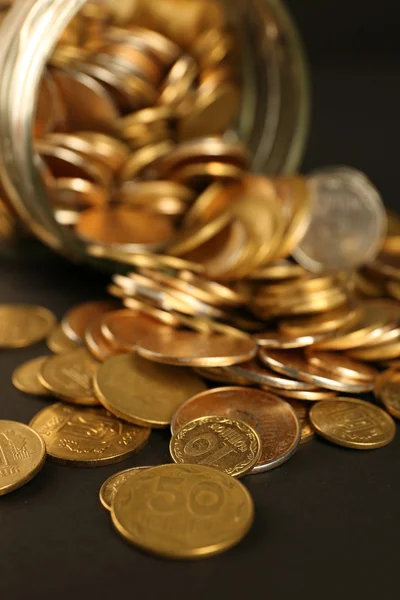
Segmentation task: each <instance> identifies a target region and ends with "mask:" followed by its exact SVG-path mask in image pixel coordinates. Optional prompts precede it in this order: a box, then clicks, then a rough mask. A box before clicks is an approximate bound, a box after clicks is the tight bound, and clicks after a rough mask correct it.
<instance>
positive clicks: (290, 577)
mask: <svg viewBox="0 0 400 600" xmlns="http://www.w3.org/2000/svg"><path fill="white" fill-rule="evenodd" d="M295 4H296V3H294V2H290V5H291V7H293V10H294V12H295V13H296V14H297V17H298V20H299V21H300V22H301V23H302V24H303V23H304V24H306V23H310V19H311V18H314V19H317V16H316V13H317V12H318V7H317V4H318V5H319V6H321V5H320V3H316V2H315V3H313V2H311V1H309V2H304V5H303V7H301V6H299V5H298V6H297V7H296V6H295ZM299 4H301V3H299ZM341 4H342V5H343V7H344V4H345V3H344V2H342V3H341ZM349 4H350V6H351V4H352V3H351V2H350V3H349ZM355 4H356V5H359V7H360V8H361V3H360V2H357V3H355ZM383 4H384V5H385V4H386V5H387V4H388V3H387V2H383ZM332 5H333V3H332V2H328V3H327V6H330V8H331V12H332V14H335V13H334V11H333V9H332ZM343 7H342V8H343ZM321 9H322V6H321ZM307 11H308V12H307ZM313 11H314V12H313ZM353 12H354V15H353ZM356 12H357V11H354V10H352V11H350V15H353V16H354V18H356ZM389 21H390V19H388V22H389ZM362 23H363V21H362ZM369 23H370V22H369ZM341 24H342V21H340V20H339V19H338V23H337V26H338V32H339V30H340V27H341V26H342V25H341ZM381 25H382V24H381V23H380V22H378V24H375V26H376V27H378V28H379V27H380V26H381ZM370 26H371V27H373V26H374V24H372V25H371V23H370ZM390 27H391V28H392V29H393V26H392V24H391V25H390ZM306 29H307V27H306ZM347 29H348V27H347V28H346V27H344V30H343V32H342V31H341V30H340V32H339V33H338V35H339V34H340V35H341V34H343V35H342V37H340V35H339V37H340V39H339V40H338V44H339V46H340V45H341V44H343V47H341V48H340V52H338V53H334V52H333V53H332V52H327V51H326V48H323V45H324V44H325V42H326V40H325V39H324V38H323V36H321V39H319V38H318V36H317V39H315V38H313V37H312V35H311V32H306V33H307V34H309V37H308V41H309V50H310V54H311V62H312V77H313V87H314V110H313V127H312V133H311V139H310V145H309V150H308V153H307V155H306V158H305V161H304V170H305V171H307V170H309V169H311V168H315V167H317V166H320V165H325V164H334V163H346V164H350V165H353V166H355V167H358V168H361V169H362V170H365V171H366V172H367V173H368V174H369V176H370V177H371V179H372V180H373V181H374V182H375V183H376V184H377V186H378V187H379V188H380V190H381V191H382V193H383V196H384V199H385V202H386V203H387V204H388V205H389V206H392V207H396V205H397V204H398V195H399V186H398V178H399V166H398V140H399V139H400V119H399V107H400V85H399V81H400V80H399V68H398V67H399V60H398V56H397V55H396V54H395V52H394V51H393V48H391V46H390V44H388V45H387V47H386V46H385V48H384V50H385V52H383V51H382V52H375V50H376V49H374V48H368V51H366V52H362V49H363V48H362V45H363V43H364V42H363V40H364V37H363V35H361V38H360V39H361V42H360V48H361V51H360V52H354V53H351V52H350V51H348V48H347V47H346V44H349V43H350V45H351V39H352V38H351V36H350V35H347V38H346V32H347ZM355 29H357V28H356V27H355ZM357 31H358V30H357ZM331 36H333V38H334V37H335V36H334V35H333V34H332V33H331ZM343 36H344V37H343ZM366 37H367V36H365V38H366ZM357 39H358V38H357ZM368 39H369V38H368ZM360 48H359V50H360ZM320 49H321V52H320V51H319V50H320ZM330 49H331V50H332V48H330ZM106 281H107V277H105V276H104V275H99V274H97V273H93V272H89V271H87V270H86V269H84V268H75V267H72V266H70V265H68V264H67V263H65V262H64V261H62V260H61V259H58V258H51V259H46V260H44V261H43V262H34V261H33V260H32V259H27V258H25V259H24V260H22V259H20V260H14V259H11V258H6V257H3V258H1V259H0V302H35V303H39V304H43V305H45V306H47V307H49V308H50V309H52V310H53V311H54V312H55V313H56V314H57V316H58V317H61V316H62V315H63V314H64V312H65V311H66V309H67V308H68V307H70V306H71V305H72V304H74V303H77V302H80V301H83V300H86V299H89V298H96V297H98V296H99V295H101V294H102V293H103V290H104V287H105V283H106ZM46 352H47V350H46V347H45V345H44V344H42V345H37V346H35V347H31V348H28V349H24V350H14V351H2V352H1V354H0V382H1V388H0V389H1V394H0V396H1V397H0V419H14V420H20V421H22V422H28V421H29V420H30V418H31V417H32V416H33V415H34V414H35V413H36V412H37V411H38V410H40V409H41V408H42V407H44V406H45V405H46V402H45V401H43V400H40V399H35V398H31V397H29V396H25V395H23V394H22V393H20V392H18V391H17V390H15V389H14V388H13V386H12V384H11V373H12V371H13V369H14V368H15V367H16V366H17V365H19V364H20V363H22V362H24V361H25V360H27V359H29V358H33V357H35V356H38V355H39V354H41V353H46ZM168 439H169V435H168V432H154V433H153V434H152V436H151V440H150V442H149V444H148V446H147V447H146V448H145V450H144V451H143V452H142V453H141V454H140V455H138V456H136V457H133V458H131V459H128V460H127V461H125V462H123V463H120V464H119V465H111V466H108V467H102V468H97V469H75V468H69V467H63V466H58V465H56V464H53V463H51V462H50V461H48V462H47V463H46V465H45V467H44V470H43V471H42V472H41V474H40V475H39V476H38V477H37V478H36V479H35V480H34V481H32V482H31V483H29V484H28V485H26V486H25V487H23V488H21V489H20V490H19V491H17V492H15V493H13V494H10V495H8V496H5V497H2V498H1V500H0V598H2V599H3V598H4V599H7V600H8V599H10V600H11V599H12V600H13V599H15V600H22V599H25V598H29V599H30V598H34V599H36V598H45V599H47V598H55V599H64V598H69V599H73V598H79V599H81V598H88V599H89V598H90V599H91V598H96V599H98V600H102V599H103V598H104V599H105V598H107V599H108V598H112V597H115V598H116V597H122V596H123V597H124V598H128V597H134V598H141V597H156V596H158V597H160V598H161V597H166V598H168V597H171V596H173V597H174V598H175V599H176V600H181V599H184V598H193V599H194V600H197V599H200V598H221V599H222V598H223V599H225V598H243V597H246V596H248V595H250V594H252V595H254V596H256V595H257V597H258V596H262V597H266V598H270V599H272V600H286V599H289V598H293V597H296V596H298V597H300V598H307V599H308V600H311V599H314V598H345V599H347V598H350V597H352V598H355V599H356V600H358V599H359V598H360V599H361V598H376V597H378V598H380V599H386V598H389V597H392V596H393V595H394V594H395V592H396V588H397V580H398V572H397V569H398V551H397V548H398V539H399V537H398V534H399V526H398V512H399V506H400V476H399V464H400V435H398V436H397V438H396V439H395V441H394V443H392V444H391V445H390V446H388V447H386V448H383V449H380V450H376V451H368V452H357V451H352V450H346V449H342V448H339V447H335V446H332V445H330V444H328V443H325V442H324V441H322V440H320V439H316V440H314V441H312V442H310V443H309V444H306V445H305V446H302V447H301V448H300V450H299V451H298V452H297V454H296V455H295V456H294V457H293V458H292V459H291V460H289V461H288V462H287V463H286V464H284V465H283V466H282V467H280V468H278V469H276V470H274V471H271V472H269V473H265V474H260V475H257V476H249V477H247V478H246V479H245V483H246V485H247V486H248V488H249V490H250V492H251V494H252V496H253V498H254V502H255V506H256V519H255V523H254V526H253V529H252V531H251V533H250V534H249V535H248V537H247V538H246V539H245V540H244V541H243V542H242V543H241V544H240V545H239V546H238V547H237V548H235V549H233V550H231V551H229V552H227V553H225V554H223V555H221V556H217V557H214V558H211V559H206V560H202V561H199V562H195V563H182V562H174V561H166V560H161V559H157V558H153V557H151V556H147V555H145V554H142V553H141V552H139V551H137V550H136V549H134V548H131V547H129V546H127V545H126V544H125V543H124V542H123V541H122V540H121V539H120V537H119V536H118V535H117V534H116V533H115V532H114V530H113V528H112V525H111V523H110V519H109V515H108V514H107V513H106V512H105V511H104V509H103V508H102V507H101V506H100V503H99V500H98V490H99V488H100V486H101V484H102V483H103V481H104V480H105V479H106V478H107V477H108V476H109V475H111V474H113V473H115V472H117V471H118V470H121V469H123V468H128V467H131V466H136V465H152V464H160V463H162V462H169V453H168Z"/></svg>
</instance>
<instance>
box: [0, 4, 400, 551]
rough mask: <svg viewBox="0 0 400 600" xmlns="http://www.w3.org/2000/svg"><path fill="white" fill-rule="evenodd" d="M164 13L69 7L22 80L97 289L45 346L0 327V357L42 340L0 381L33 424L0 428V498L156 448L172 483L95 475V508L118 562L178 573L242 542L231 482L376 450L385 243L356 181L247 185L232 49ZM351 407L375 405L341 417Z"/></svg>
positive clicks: (392, 221)
mask: <svg viewBox="0 0 400 600" xmlns="http://www.w3.org/2000/svg"><path fill="white" fill-rule="evenodd" d="M170 2H171V6H172V4H175V5H176V6H178V5H179V7H182V13H180V12H179V11H177V13H176V22H175V21H174V23H172V22H171V18H170V17H169V14H170V13H168V18H166V16H165V15H164V14H163V10H162V9H161V4H160V3H159V2H153V1H149V0H148V2H147V3H142V2H137V6H138V12H137V14H136V21H135V22H134V23H126V22H124V14H123V9H121V11H120V10H119V9H115V11H116V12H112V10H111V9H110V10H108V9H105V8H104V7H99V6H98V5H97V4H94V3H91V2H89V3H87V4H86V6H85V8H84V10H83V11H82V12H81V13H80V14H79V15H78V16H77V17H76V18H75V19H74V20H73V21H72V23H71V25H70V26H69V27H68V29H67V30H66V31H65V33H64V35H63V36H62V38H61V40H60V43H59V44H58V46H57V48H56V50H55V52H54V55H53V56H52V58H51V59H50V62H49V65H48V69H47V71H46V73H45V75H44V77H43V80H42V84H41V89H40V94H39V104H38V112H37V119H36V123H35V130H34V136H35V146H36V150H37V152H38V153H39V155H40V156H41V159H42V162H41V163H40V164H41V169H42V173H43V178H44V181H45V183H46V185H47V186H48V189H49V195H50V196H51V199H52V202H53V206H54V214H55V218H56V219H57V221H58V222H59V223H61V224H63V225H65V226H66V227H70V228H73V229H74V231H75V232H76V235H78V236H79V237H80V238H81V239H83V240H85V241H86V242H88V247H87V252H88V254H89V255H90V256H94V257H99V258H102V259H104V260H108V261H109V263H110V266H112V265H113V266H116V265H117V266H118V268H115V271H118V272H116V274H115V275H114V276H113V277H112V280H111V282H110V285H109V287H108V292H109V295H110V299H109V300H106V301H104V300H103V301H90V302H87V303H85V304H82V305H79V306H76V307H72V308H71V309H70V310H69V311H68V312H67V314H66V315H65V316H64V317H63V318H62V320H61V322H60V323H59V324H57V323H56V319H55V317H54V315H52V314H51V313H50V312H49V311H47V310H46V309H44V308H42V307H37V306H25V305H22V306H21V305H17V306H5V305H4V306H0V324H1V326H0V347H3V348H18V347H23V346H28V345H30V344H34V343H36V342H38V341H40V340H43V339H46V340H47V345H48V348H49V349H50V350H51V352H52V354H51V355H50V356H39V357H37V358H35V359H33V360H31V361H29V362H28V363H26V364H23V365H21V366H20V367H19V368H18V369H17V370H16V371H15V372H14V373H13V375H12V379H13V383H14V385H15V386H16V387H17V388H18V389H19V390H21V391H22V392H24V393H27V394H32V395H37V396H43V398H44V402H45V404H44V408H43V410H41V411H40V412H39V413H38V414H37V415H35V417H34V418H33V419H32V421H31V423H30V427H27V426H23V425H21V424H16V423H13V422H6V421H0V449H1V450H2V451H3V456H4V460H3V462H4V464H1V463H0V473H1V475H2V479H1V483H0V494H1V493H6V492H8V491H11V490H13V489H15V488H16V487H19V486H20V485H22V484H23V483H25V482H26V481H28V480H29V479H30V478H32V477H33V476H34V475H35V474H36V473H37V472H38V471H39V469H40V467H41V466H42V465H43V462H44V459H45V456H46V452H47V456H48V457H49V459H52V460H54V461H56V462H58V463H61V464H66V465H70V466H87V467H96V466H101V465H105V464H110V463H116V462H119V461H122V460H124V459H125V458H128V457H130V456H131V455H132V454H134V453H136V452H139V451H140V450H141V449H142V448H143V447H144V445H145V444H146V442H147V441H148V439H149V437H150V434H151V430H152V429H155V428H168V427H170V428H171V441H170V454H171V460H172V461H173V462H171V464H168V465H159V466H154V467H136V468H134V469H129V470H124V471H122V472H120V473H116V474H114V475H113V476H112V477H111V478H110V479H109V480H107V481H106V482H105V483H104V485H103V487H102V488H101V490H100V500H101V503H102V505H103V506H104V507H105V508H106V509H108V510H110V511H111V518H112V522H113V524H114V526H115V528H116V529H117V531H118V532H119V533H120V534H121V535H122V536H123V537H124V538H125V539H127V540H128V541H130V542H131V543H133V544H134V545H136V546H138V547H139V548H142V549H144V550H146V551H150V552H153V553H155V554H158V555H161V556H166V557H174V558H195V557H202V556H208V555H212V554H215V553H218V552H221V551H223V550H225V549H228V548H230V547H231V546H233V545H235V544H237V543H238V542H239V541H240V540H241V539H242V538H243V537H244V536H245V535H246V533H247V532H248V530H249V528H250V527H251V524H252V521H253V517H254V508H253V503H252V499H251V497H250V495H249V493H248V492H247V490H246V488H245V487H244V485H243V484H242V483H241V482H239V481H238V478H239V477H241V476H244V475H246V474H259V473H262V472H265V471H268V470H270V469H273V468H276V467H279V466H280V465H282V464H283V463H284V462H285V461H287V460H289V459H290V458H291V457H293V456H294V455H295V454H296V452H297V451H298V450H299V447H300V444H302V443H306V442H308V441H310V440H312V439H313V438H314V437H315V435H316V434H318V435H319V436H322V437H324V438H325V439H327V440H329V441H330V442H333V443H335V444H338V445H341V446H345V447H349V448H355V449H374V448H380V447H382V446H384V445H386V444H388V443H390V442H391V441H392V440H393V438H394V435H395V424H394V421H393V419H392V416H393V417H395V418H400V369H399V366H400V326H399V322H400V304H399V299H400V286H399V281H400V260H399V257H400V241H399V240H400V222H399V220H398V219H397V217H395V216H393V215H389V227H388V231H387V232H386V221H387V218H386V213H385V210H384V208H383V204H382V201H381V199H380V196H379V193H378V192H377V190H376V189H375V187H374V186H373V184H372V183H371V182H370V181H369V180H368V178H367V177H366V176H365V175H364V174H363V173H360V172H359V171H357V170H355V169H350V168H346V167H331V168H328V169H322V170H319V171H316V172H314V173H311V174H310V175H309V176H308V177H302V176H300V175H297V176H291V177H274V178H271V177H270V178H268V177H265V176H262V175H256V174H254V173H251V172H250V165H251V156H250V155H249V152H248V150H247V149H246V147H245V146H244V145H243V144H242V143H241V142H240V141H239V140H238V138H237V136H236V134H235V133H234V132H233V131H231V130H230V126H231V124H232V122H233V120H234V118H235V116H236V115H237V111H238V108H239V102H240V86H239V84H238V79H237V74H236V72H235V67H234V65H235V64H236V62H237V43H236V40H235V37H234V36H233V34H232V31H231V30H230V28H229V26H228V25H227V22H226V20H225V18H224V15H223V14H222V13H221V12H220V10H219V9H218V8H217V7H216V5H215V4H214V3H210V2H208V1H207V0H201V1H200V0H199V1H193V2H190V3H187V2H182V1H181V0H170ZM189 6H190V7H191V8H190V9H189V8H188V7H189ZM184 7H186V8H185V9H184ZM204 9H206V10H204ZM210 23H212V26H211V25H210ZM183 24H184V26H183ZM397 369H399V370H397ZM371 391H374V393H375V399H376V402H374V401H372V399H371V396H370V397H367V399H359V397H358V396H359V395H360V394H365V393H368V392H371ZM354 396H357V397H356V398H355V397H354ZM53 398H54V399H56V400H57V402H56V403H54V404H53V403H51V402H50V401H51V399H53ZM42 440H44V442H45V446H44V444H43V441H42ZM0 456H1V454H0ZM188 532H190V535H188Z"/></svg>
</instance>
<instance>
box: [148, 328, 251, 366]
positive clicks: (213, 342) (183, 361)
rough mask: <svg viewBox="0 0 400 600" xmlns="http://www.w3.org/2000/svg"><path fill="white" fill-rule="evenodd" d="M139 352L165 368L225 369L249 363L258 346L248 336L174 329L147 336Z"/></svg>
mask: <svg viewBox="0 0 400 600" xmlns="http://www.w3.org/2000/svg"><path fill="white" fill-rule="evenodd" d="M137 351H138V353H139V354H140V355H141V356H143V357H144V358H148V359H149V360H153V361H155V362H160V363H165V364H171V365H177V366H187V367H223V366H229V365H234V364H236V363H240V362H244V361H245V360H249V359H250V358H252V357H253V356H254V355H255V354H256V352H257V345H256V343H255V342H254V340H253V339H252V338H251V337H250V336H247V335H243V336H233V335H224V334H218V333H215V334H211V335H208V334H205V333H199V332H197V331H183V330H176V329H173V328H172V327H170V328H168V329H163V330H162V329H161V328H158V329H157V330H156V331H154V332H153V333H152V334H151V333H150V334H149V335H147V336H143V337H142V338H141V339H140V340H139V342H138V347H137Z"/></svg>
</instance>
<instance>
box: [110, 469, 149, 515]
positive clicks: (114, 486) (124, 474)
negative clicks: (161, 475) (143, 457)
mask: <svg viewBox="0 0 400 600" xmlns="http://www.w3.org/2000/svg"><path fill="white" fill-rule="evenodd" d="M145 469H151V467H133V468H132V469H125V471H120V472H119V473H114V475H111V477H109V478H108V479H106V481H105V482H104V483H103V485H102V486H101V488H100V491H99V498H100V502H101V504H102V505H103V506H104V508H105V509H106V510H111V506H112V503H113V501H114V498H115V494H116V493H117V492H118V490H119V488H120V487H121V485H122V484H123V483H125V481H127V479H129V478H130V477H133V476H134V475H137V474H138V473H140V472H141V471H143V470H145Z"/></svg>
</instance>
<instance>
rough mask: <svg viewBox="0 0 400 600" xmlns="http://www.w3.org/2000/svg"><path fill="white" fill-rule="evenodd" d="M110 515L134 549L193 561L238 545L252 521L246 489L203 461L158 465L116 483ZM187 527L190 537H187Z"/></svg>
mask: <svg viewBox="0 0 400 600" xmlns="http://www.w3.org/2000/svg"><path fill="white" fill-rule="evenodd" d="M111 517H112V521H113V524H114V526H115V527H116V529H117V531H118V532H119V533H120V534H121V535H122V536H123V537H124V538H125V539H126V540H128V541H129V542H131V543H132V544H134V545H135V546H138V547H139V548H141V549H143V550H145V551H147V552H151V553H153V554H157V555H160V556H164V557H167V558H178V559H194V558H204V557H206V556H211V555H213V554H218V553H220V552H223V551H224V550H227V549H228V548H231V547H233V546H235V545H236V544H238V543H239V542H240V540H241V539H242V538H243V537H244V536H245V535H246V534H247V533H248V531H249V529H250V527H251V525H252V523H253V519H254V506H253V501H252V499H251V496H250V494H249V492H248V491H247V489H246V488H245V487H244V486H243V485H242V484H241V483H240V482H239V481H237V480H235V479H233V478H232V477H230V476H229V475H225V473H222V472H220V471H218V470H217V469H214V468H210V467H205V466H203V465H201V466H200V465H176V464H172V465H161V466H159V467H154V468H152V469H146V470H145V471H143V472H142V473H138V474H137V475H136V476H135V477H131V478H129V479H128V480H127V481H126V482H125V483H123V484H122V485H121V487H120V488H119V490H118V492H117V493H116V495H115V498H114V502H113V504H112V508H111ZM188 531H190V535H188Z"/></svg>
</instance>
